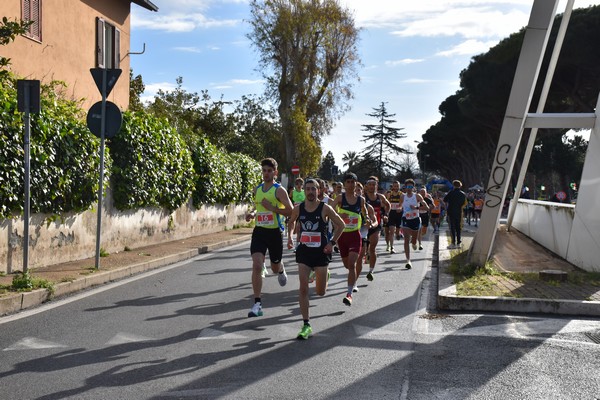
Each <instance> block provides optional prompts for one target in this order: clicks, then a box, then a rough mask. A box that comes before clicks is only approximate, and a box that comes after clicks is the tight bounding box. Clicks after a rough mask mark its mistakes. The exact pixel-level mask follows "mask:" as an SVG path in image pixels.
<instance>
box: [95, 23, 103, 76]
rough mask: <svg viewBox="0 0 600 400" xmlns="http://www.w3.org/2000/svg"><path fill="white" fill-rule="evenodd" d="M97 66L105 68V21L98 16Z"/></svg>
mask: <svg viewBox="0 0 600 400" xmlns="http://www.w3.org/2000/svg"><path fill="white" fill-rule="evenodd" d="M96 67H98V68H104V67H105V66H104V21H103V20H101V19H100V18H96Z"/></svg>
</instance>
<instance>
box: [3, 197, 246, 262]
mask: <svg viewBox="0 0 600 400" xmlns="http://www.w3.org/2000/svg"><path fill="white" fill-rule="evenodd" d="M109 196H110V194H109ZM110 204H112V200H111V199H110V197H107V198H106V199H105V201H104V203H103V206H102V208H103V215H102V232H101V242H100V246H101V247H102V248H103V249H105V250H106V251H107V252H109V253H114V252H116V251H123V250H124V248H125V246H127V247H129V248H131V249H134V248H136V247H143V246H148V245H152V244H157V243H161V242H165V241H172V240H179V239H184V238H188V237H191V236H196V235H200V234H204V233H211V232H217V231H221V230H223V229H224V228H232V227H233V226H234V225H236V224H245V223H246V221H245V213H246V209H247V206H246V205H231V206H220V205H217V206H206V207H204V206H203V207H202V208H200V209H199V210H196V209H194V208H193V207H192V206H191V203H190V204H187V205H185V206H182V207H180V208H179V209H178V210H176V211H174V212H173V213H170V214H169V213H167V212H166V211H164V210H161V209H158V208H156V209H155V208H147V209H140V210H137V211H130V212H120V211H118V210H115V209H113V208H111V207H110V206H109V205H110ZM97 215H98V214H97V211H96V210H90V211H87V212H84V213H80V214H73V213H68V214H65V215H62V216H61V218H60V219H59V220H55V221H50V220H49V218H50V217H51V216H50V215H44V214H33V215H32V216H31V220H30V225H29V236H30V239H29V240H30V242H29V268H30V269H34V268H37V267H42V266H46V265H52V264H57V263H61V262H67V261H73V260H79V259H84V258H90V257H95V254H96V226H97ZM23 226H24V225H23V219H22V218H18V219H10V220H0V272H8V273H10V272H13V271H17V270H21V269H22V266H23Z"/></svg>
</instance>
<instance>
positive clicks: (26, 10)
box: [21, 0, 42, 41]
mask: <svg viewBox="0 0 600 400" xmlns="http://www.w3.org/2000/svg"><path fill="white" fill-rule="evenodd" d="M21 5H22V7H21V8H22V10H23V15H22V16H21V19H22V20H23V21H31V22H32V24H31V25H30V26H29V28H27V34H26V36H27V37H30V38H32V39H35V40H39V41H42V0H22V1H21Z"/></svg>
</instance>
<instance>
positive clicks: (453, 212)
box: [444, 180, 467, 249]
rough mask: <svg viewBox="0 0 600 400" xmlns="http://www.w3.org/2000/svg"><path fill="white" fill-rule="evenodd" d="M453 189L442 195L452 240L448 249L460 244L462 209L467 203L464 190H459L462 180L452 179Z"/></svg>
mask: <svg viewBox="0 0 600 400" xmlns="http://www.w3.org/2000/svg"><path fill="white" fill-rule="evenodd" d="M452 185H453V186H454V189H452V190H451V191H450V192H448V194H447V195H446V196H445V197H444V203H446V212H447V213H448V224H449V225H450V235H451V236H452V241H451V243H450V245H449V246H448V248H449V249H454V248H455V247H456V246H459V247H460V245H461V244H462V241H461V237H460V235H461V229H462V221H463V215H462V214H463V209H464V207H465V205H466V204H467V196H466V195H465V192H463V191H462V190H460V188H461V187H462V182H461V181H459V180H454V181H453V182H452Z"/></svg>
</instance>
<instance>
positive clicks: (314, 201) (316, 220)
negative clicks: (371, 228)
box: [288, 179, 345, 339]
mask: <svg viewBox="0 0 600 400" xmlns="http://www.w3.org/2000/svg"><path fill="white" fill-rule="evenodd" d="M319 191H320V190H319V182H317V181H316V180H315V179H307V180H306V182H305V184H304V192H305V193H306V199H305V200H304V202H302V203H300V204H298V205H296V206H294V209H293V211H292V215H291V216H290V220H289V222H288V227H292V226H295V225H296V223H297V222H298V226H299V231H300V232H299V233H300V244H299V245H298V248H297V249H296V262H297V263H298V280H299V281H300V292H299V299H298V300H299V303H300V313H301V314H302V319H303V320H304V324H303V325H302V329H301V330H300V332H299V333H298V336H297V338H298V339H308V337H309V336H310V335H311V333H312V327H311V325H310V319H309V296H308V292H309V288H308V283H309V276H310V275H311V272H314V274H315V278H316V288H315V292H316V293H317V295H319V296H324V295H325V293H326V291H327V281H328V280H329V271H328V265H329V262H330V261H331V251H332V249H333V245H334V244H335V243H336V240H337V239H339V237H340V235H341V234H342V231H343V230H344V227H345V225H344V221H342V218H341V217H340V216H339V215H338V214H337V213H336V212H335V211H334V210H333V208H331V207H330V206H329V205H327V204H325V202H323V201H320V200H319V194H318V193H319ZM329 222H332V223H333V225H334V227H335V232H336V234H335V236H334V237H333V239H332V240H329V239H328V238H327V227H328V225H329ZM293 246H294V240H293V237H292V232H291V229H288V248H292V247H293Z"/></svg>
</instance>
